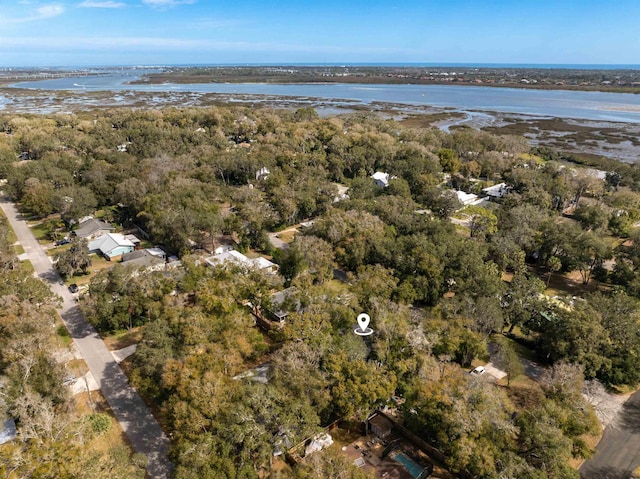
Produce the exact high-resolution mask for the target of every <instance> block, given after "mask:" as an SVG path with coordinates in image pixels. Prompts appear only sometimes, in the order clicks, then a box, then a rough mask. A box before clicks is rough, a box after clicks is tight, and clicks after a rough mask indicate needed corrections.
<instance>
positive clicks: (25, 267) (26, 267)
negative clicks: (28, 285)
mask: <svg viewBox="0 0 640 479" xmlns="http://www.w3.org/2000/svg"><path fill="white" fill-rule="evenodd" d="M20 265H21V268H22V269H23V270H24V271H26V272H27V273H31V274H33V273H35V271H36V270H35V268H34V267H33V265H32V264H31V261H29V260H28V259H27V260H25V261H22V262H21V263H20Z"/></svg>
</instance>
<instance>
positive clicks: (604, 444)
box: [580, 392, 640, 479]
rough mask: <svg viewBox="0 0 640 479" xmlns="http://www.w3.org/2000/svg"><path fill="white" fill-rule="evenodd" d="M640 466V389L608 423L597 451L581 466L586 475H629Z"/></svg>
mask: <svg viewBox="0 0 640 479" xmlns="http://www.w3.org/2000/svg"><path fill="white" fill-rule="evenodd" d="M638 466H640V392H636V393H635V394H633V395H632V396H631V397H630V398H629V400H628V401H627V402H626V403H624V406H623V407H622V410H621V411H620V413H619V418H618V419H617V420H616V421H615V422H614V423H612V424H611V425H609V426H607V428H606V429H605V430H604V435H603V436H602V439H601V440H600V442H599V443H598V446H597V447H596V454H595V456H593V458H592V459H591V460H589V461H585V463H584V464H583V465H582V467H581V468H580V477H581V478H582V479H629V477H630V476H631V472H632V471H633V470H634V469H635V468H636V467H638Z"/></svg>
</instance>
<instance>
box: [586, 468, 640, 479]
mask: <svg viewBox="0 0 640 479" xmlns="http://www.w3.org/2000/svg"><path fill="white" fill-rule="evenodd" d="M629 474H630V471H627V470H625V469H617V468H615V467H609V466H606V467H594V468H591V467H583V468H581V469H580V479H629Z"/></svg>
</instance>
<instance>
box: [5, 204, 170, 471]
mask: <svg viewBox="0 0 640 479" xmlns="http://www.w3.org/2000/svg"><path fill="white" fill-rule="evenodd" d="M0 207H2V210H3V211H4V214H5V215H6V216H7V218H8V220H9V223H10V224H11V227H12V228H13V230H14V231H15V233H16V236H17V238H18V241H19V242H20V244H21V245H22V247H23V248H24V250H25V254H26V256H27V257H28V258H29V260H30V261H31V263H32V264H33V267H34V269H35V274H36V275H37V276H38V277H40V278H41V279H42V280H43V281H45V282H47V283H48V284H49V285H50V286H51V289H52V290H53V291H54V292H55V293H57V294H58V295H60V296H61V297H62V298H63V301H64V302H63V306H62V309H61V310H60V316H61V317H62V319H63V321H64V323H65V324H66V326H67V329H68V330H69V333H70V334H71V337H73V339H74V341H75V343H76V346H77V347H78V350H79V351H80V354H81V355H82V357H83V359H84V360H85V361H86V363H87V366H88V367H89V370H90V371H91V373H92V374H93V376H94V378H95V379H96V381H97V383H98V384H99V385H100V389H101V391H102V394H103V395H104V397H105V398H106V400H107V402H108V403H109V405H110V406H111V409H112V410H113V412H114V414H115V416H116V418H117V420H118V422H119V423H120V425H121V426H122V429H123V430H124V432H125V434H126V435H127V438H128V439H129V441H130V442H131V445H132V446H133V448H134V450H135V451H136V452H140V453H143V454H145V455H146V456H147V457H148V458H149V463H148V472H149V475H150V476H151V477H153V478H167V477H169V473H170V470H171V463H170V462H169V460H168V458H167V452H168V448H169V440H168V438H167V437H166V436H165V434H164V432H163V431H162V429H161V428H160V426H159V425H158V422H157V421H156V420H155V418H154V417H153V415H152V414H151V412H150V411H149V409H148V408H147V406H146V405H145V403H144V402H143V401H142V399H141V398H140V396H139V395H138V393H137V392H136V391H135V390H134V389H133V388H132V387H131V386H129V383H128V380H127V377H126V376H125V374H124V373H123V372H122V369H121V368H120V366H119V365H118V363H117V362H116V361H115V359H114V357H113V355H112V354H111V353H110V352H109V350H108V349H107V347H106V346H105V344H104V342H103V341H102V339H101V338H100V336H99V335H98V333H97V332H96V330H95V329H94V328H93V327H92V326H91V325H90V324H89V323H87V321H86V320H85V318H84V317H83V316H82V314H81V313H80V310H79V308H78V306H77V305H76V303H75V301H74V297H73V294H71V293H70V292H69V291H68V290H67V288H66V287H65V285H64V283H63V281H62V279H61V278H60V276H59V275H58V273H57V272H56V271H55V270H54V269H53V267H52V265H51V261H50V260H49V257H48V256H47V255H46V253H45V252H44V249H43V248H42V247H41V246H40V245H39V243H38V242H37V241H36V239H35V237H34V236H33V233H32V232H31V230H30V229H29V227H28V225H27V223H26V222H25V221H24V220H22V219H21V217H20V215H19V213H18V212H17V210H16V208H15V206H14V205H13V203H10V202H8V201H7V200H6V199H5V198H2V201H0Z"/></svg>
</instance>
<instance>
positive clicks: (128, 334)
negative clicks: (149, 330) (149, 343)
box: [102, 327, 142, 351]
mask: <svg viewBox="0 0 640 479" xmlns="http://www.w3.org/2000/svg"><path fill="white" fill-rule="evenodd" d="M102 339H103V341H104V344H105V346H107V349H109V351H117V350H118V349H122V348H126V347H127V346H131V345H133V344H138V343H139V342H140V340H141V339H142V327H138V328H133V329H131V330H124V331H118V332H116V333H113V334H111V335H109V336H102Z"/></svg>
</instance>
